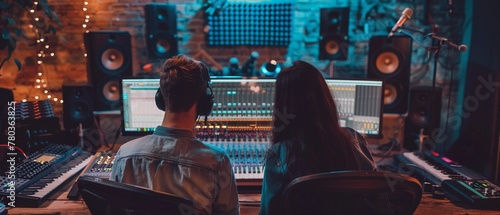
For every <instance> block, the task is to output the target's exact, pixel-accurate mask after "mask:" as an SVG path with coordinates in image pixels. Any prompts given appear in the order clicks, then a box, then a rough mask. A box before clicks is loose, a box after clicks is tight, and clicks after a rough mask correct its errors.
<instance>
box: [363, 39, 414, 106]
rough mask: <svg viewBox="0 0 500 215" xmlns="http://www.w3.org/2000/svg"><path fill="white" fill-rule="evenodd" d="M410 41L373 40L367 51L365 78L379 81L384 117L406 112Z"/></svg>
mask: <svg viewBox="0 0 500 215" xmlns="http://www.w3.org/2000/svg"><path fill="white" fill-rule="evenodd" d="M411 48H412V40H411V38H410V37H408V36H404V35H395V36H392V37H391V38H387V36H385V35H384V36H373V37H372V38H371V39H370V42H369V50H368V65H367V66H368V68H367V71H368V74H367V77H368V78H372V79H382V80H384V81H385V83H384V85H385V88H384V113H397V114H404V113H406V112H407V111H408V93H409V87H410V66H411Z"/></svg>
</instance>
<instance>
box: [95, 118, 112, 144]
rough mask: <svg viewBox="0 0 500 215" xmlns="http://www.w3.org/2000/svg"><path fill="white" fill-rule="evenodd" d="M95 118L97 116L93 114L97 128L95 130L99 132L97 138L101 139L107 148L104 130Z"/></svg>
mask: <svg viewBox="0 0 500 215" xmlns="http://www.w3.org/2000/svg"><path fill="white" fill-rule="evenodd" d="M96 118H97V117H96V116H94V125H95V127H96V128H97V132H99V136H100V138H99V139H101V141H102V142H104V145H105V146H106V147H108V148H109V143H108V139H107V138H106V137H105V135H104V132H103V131H102V129H101V125H100V122H99V123H98V122H97V119H96Z"/></svg>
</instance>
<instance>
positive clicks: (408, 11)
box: [389, 8, 413, 37]
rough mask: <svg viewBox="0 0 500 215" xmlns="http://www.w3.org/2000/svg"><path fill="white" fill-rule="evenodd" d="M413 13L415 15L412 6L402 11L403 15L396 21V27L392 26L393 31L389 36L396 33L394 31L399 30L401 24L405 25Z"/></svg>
mask: <svg viewBox="0 0 500 215" xmlns="http://www.w3.org/2000/svg"><path fill="white" fill-rule="evenodd" d="M412 15H413V10H411V9H410V8H406V9H404V10H403V12H402V13H401V17H399V20H398V22H396V24H395V25H394V27H392V30H391V33H389V37H391V36H392V35H394V33H395V32H396V31H397V30H398V28H401V26H403V25H404V24H405V22H406V21H408V20H409V19H411V16H412Z"/></svg>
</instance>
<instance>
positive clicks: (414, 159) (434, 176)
mask: <svg viewBox="0 0 500 215" xmlns="http://www.w3.org/2000/svg"><path fill="white" fill-rule="evenodd" d="M395 159H396V160H397V161H399V162H400V165H399V166H401V167H403V166H404V167H405V168H407V169H410V170H411V171H412V172H415V173H417V174H418V175H421V176H422V177H423V178H425V180H426V181H429V182H431V183H432V184H437V185H440V184H441V183H442V182H443V181H445V180H471V179H484V176H482V175H480V174H478V173H476V172H474V171H473V170H471V169H468V168H466V167H464V166H462V165H460V164H459V163H457V162H455V161H453V160H451V159H449V158H447V157H443V156H440V155H439V154H437V153H436V152H405V153H402V154H400V155H397V156H395Z"/></svg>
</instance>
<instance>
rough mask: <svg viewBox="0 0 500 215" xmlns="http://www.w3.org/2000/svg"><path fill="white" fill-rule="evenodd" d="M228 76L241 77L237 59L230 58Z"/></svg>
mask: <svg viewBox="0 0 500 215" xmlns="http://www.w3.org/2000/svg"><path fill="white" fill-rule="evenodd" d="M229 75H231V76H235V75H241V74H240V62H239V61H238V58H236V57H232V58H231V59H229Z"/></svg>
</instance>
